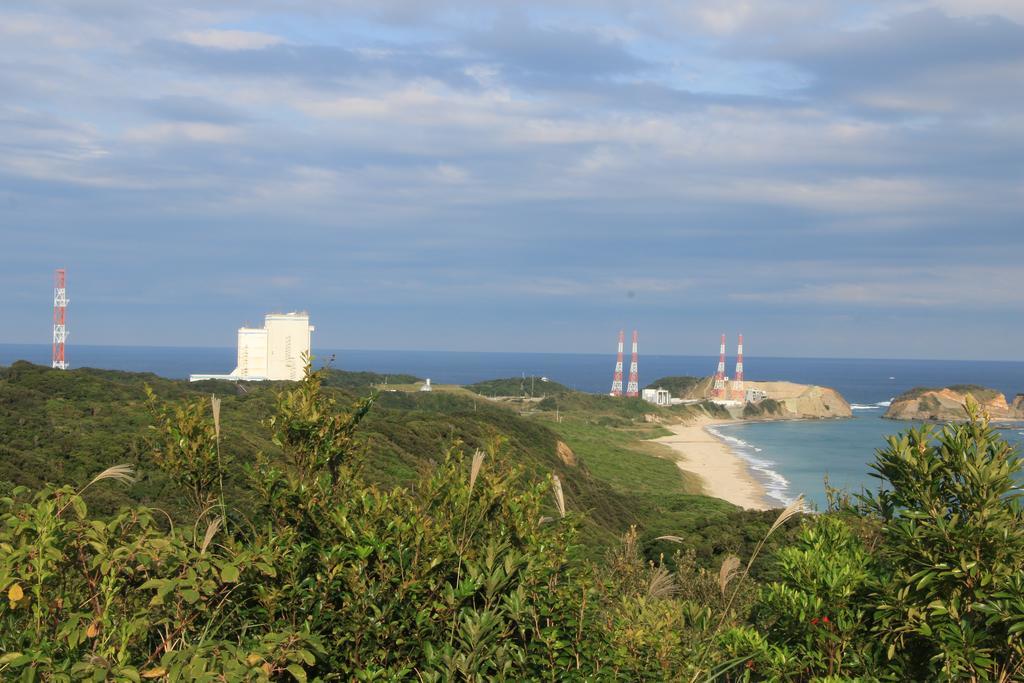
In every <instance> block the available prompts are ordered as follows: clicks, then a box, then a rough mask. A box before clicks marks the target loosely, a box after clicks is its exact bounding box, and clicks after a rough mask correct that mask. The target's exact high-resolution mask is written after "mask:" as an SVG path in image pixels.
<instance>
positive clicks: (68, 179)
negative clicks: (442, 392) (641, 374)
mask: <svg viewBox="0 0 1024 683" xmlns="http://www.w3.org/2000/svg"><path fill="white" fill-rule="evenodd" d="M1022 258H1024V3H1022V2H1020V1H1019V0H884V1H881V0H880V1H877V2H872V1H863V2H853V1H841V0H804V1H802V2H792V0H756V1H755V0H731V1H725V0H707V1H695V2H686V1H683V0H677V1H674V2H668V1H662V0H643V1H640V0H635V1H628V0H621V1H614V0H586V1H583V0H579V1H575V0H572V1H564V2H543V3H529V2H521V3H515V2H507V1H502V2H498V1H488V0H475V1H474V2H462V1H460V0H449V1H439V2H425V1H421V0H376V1H375V2H372V3H368V2H354V1H351V2H350V1H348V0H317V1H314V0H306V1H302V0H299V1H289V2H285V1H284V0H245V1H244V2H243V1H242V0H219V1H218V2H212V1H211V2H203V1H200V0H176V1H175V2H169V1H164V2H156V1H154V2H136V1H135V0H130V1H129V0H31V1H26V0H6V1H5V2H4V3H3V5H2V7H0V319H2V320H3V323H2V325H0V342H13V343H32V342H40V343H46V342H47V341H48V338H49V325H50V315H51V314H50V308H49V306H50V291H49V289H50V287H51V278H52V271H53V269H54V268H55V267H60V266H65V267H67V269H68V281H69V295H70V298H71V300H72V306H71V309H70V312H69V318H70V325H71V332H72V337H71V341H72V342H77V343H82V344H107V343H120V344H144V345H183V346H207V345H210V346H230V345H232V344H233V342H234V330H235V329H236V328H237V327H238V326H239V325H241V324H243V323H245V322H247V321H248V322H255V321H257V320H259V319H260V318H261V317H262V314H263V313H264V312H266V311H271V310H290V309H308V310H309V311H310V312H311V314H312V317H313V321H314V324H316V325H317V330H318V331H317V333H316V337H315V340H316V343H317V344H318V345H320V346H323V347H337V348H369V349H372V348H380V349H448V350H502V351H516V350H521V351H582V352H595V351H596V352H603V351H609V350H610V349H612V348H613V347H614V342H615V336H616V334H617V332H618V330H619V329H620V328H626V329H633V328H638V329H639V330H640V331H641V339H642V343H643V347H644V350H645V351H647V352H650V353H680V354H691V353H709V354H713V353H714V352H715V350H716V348H717V340H718V334H719V333H720V332H722V331H725V332H728V333H729V334H730V337H731V336H733V335H734V334H735V333H737V332H743V333H744V334H745V336H746V341H747V347H748V348H747V351H748V354H751V355H753V354H755V353H757V354H762V355H789V356H801V355H809V356H854V357H856V356H866V357H922V358H929V357H930V358H1002V359H1017V360H1020V359H1024V344H1022V343H1021V339H1022V338H1024V315H1022V314H1024V295H1022V291H1024V277H1022V276H1024V265H1022Z"/></svg>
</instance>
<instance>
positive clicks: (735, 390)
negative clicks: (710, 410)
mask: <svg viewBox="0 0 1024 683" xmlns="http://www.w3.org/2000/svg"><path fill="white" fill-rule="evenodd" d="M729 388H730V389H731V390H732V394H733V397H734V398H738V399H739V400H741V401H742V400H743V399H744V398H745V397H746V391H745V390H744V388H743V335H742V334H741V335H740V345H739V347H738V348H737V349H736V376H735V377H733V378H732V384H730V385H729Z"/></svg>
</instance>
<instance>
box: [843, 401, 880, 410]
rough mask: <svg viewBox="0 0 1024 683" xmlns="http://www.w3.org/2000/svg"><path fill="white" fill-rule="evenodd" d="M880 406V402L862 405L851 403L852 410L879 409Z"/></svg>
mask: <svg viewBox="0 0 1024 683" xmlns="http://www.w3.org/2000/svg"><path fill="white" fill-rule="evenodd" d="M880 407H881V406H880V405H879V404H877V403H876V404H875V405H870V406H866V405H861V404H860V403H851V404H850V410H878V409H879V408H880Z"/></svg>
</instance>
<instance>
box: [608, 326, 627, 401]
mask: <svg viewBox="0 0 1024 683" xmlns="http://www.w3.org/2000/svg"><path fill="white" fill-rule="evenodd" d="M625 342H626V331H625V330H619V355H618V359H617V360H616V361H615V374H614V375H612V391H611V395H612V396H622V345H623V344H624V343H625Z"/></svg>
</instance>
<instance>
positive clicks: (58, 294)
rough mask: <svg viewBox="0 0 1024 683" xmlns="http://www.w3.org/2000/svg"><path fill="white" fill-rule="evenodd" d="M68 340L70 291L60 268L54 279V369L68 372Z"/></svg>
mask: <svg viewBox="0 0 1024 683" xmlns="http://www.w3.org/2000/svg"><path fill="white" fill-rule="evenodd" d="M67 339H68V290H67V288H66V287H65V284H64V269H63V268H58V269H57V272H56V273H55V274H54V278H53V367H55V368H57V369H59V370H67V367H68V361H67V357H66V356H65V355H64V343H65V342H66V341H67Z"/></svg>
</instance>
